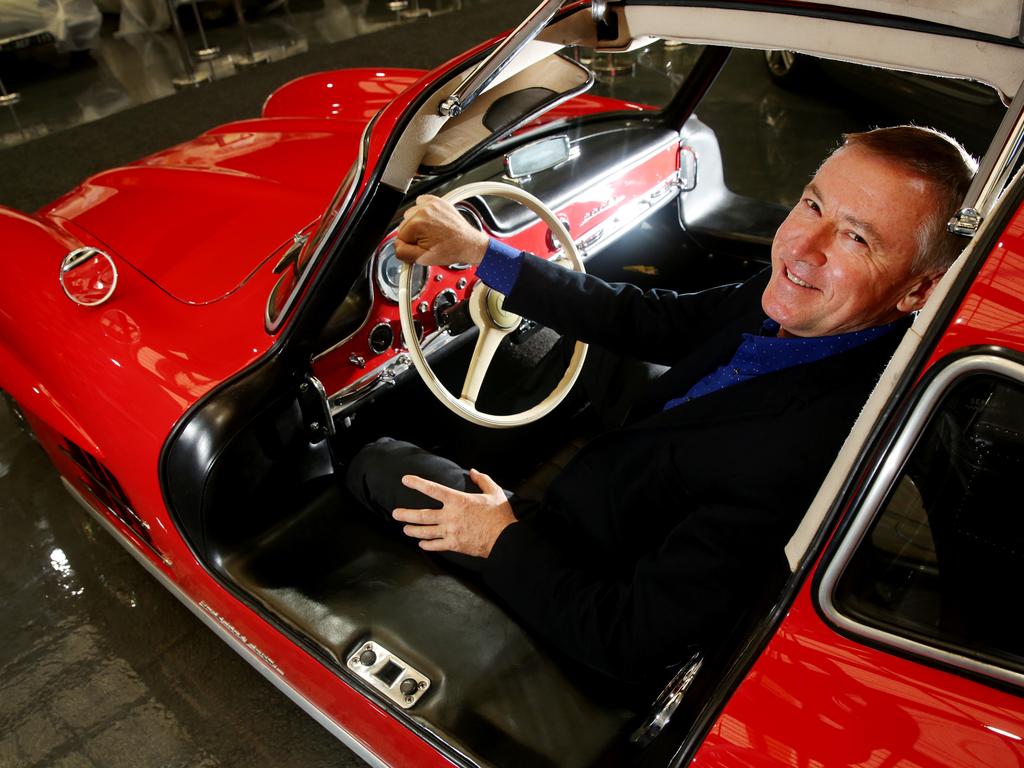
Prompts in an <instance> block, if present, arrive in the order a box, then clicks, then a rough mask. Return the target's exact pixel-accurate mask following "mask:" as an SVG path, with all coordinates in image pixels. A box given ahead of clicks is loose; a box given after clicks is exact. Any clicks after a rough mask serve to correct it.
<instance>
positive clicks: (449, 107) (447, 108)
mask: <svg viewBox="0 0 1024 768" xmlns="http://www.w3.org/2000/svg"><path fill="white" fill-rule="evenodd" d="M563 2H564V0H544V2H543V3H541V4H540V5H538V6H537V7H536V8H535V9H534V10H533V13H531V14H530V15H529V16H527V17H526V19H525V20H524V21H523V22H522V23H521V24H520V25H519V26H518V27H516V28H515V29H514V30H513V31H512V33H511V34H510V35H509V36H508V37H506V38H505V39H504V40H502V41H501V44H500V45H499V46H498V47H497V48H495V49H494V52H493V53H491V55H490V56H488V57H487V58H486V59H484V61H483V63H481V64H480V66H478V67H477V68H476V70H474V72H473V74H472V75H470V76H469V78H468V79H467V80H465V81H463V83H462V85H460V86H459V87H458V88H456V89H455V92H454V93H453V94H452V95H451V96H449V97H448V98H447V99H445V100H444V101H442V102H441V104H440V106H439V107H438V108H437V111H438V114H440V115H441V116H442V117H458V116H459V115H461V114H462V112H463V110H464V109H466V107H468V106H469V105H470V104H472V103H473V102H474V101H475V100H476V97H477V96H479V95H480V94H481V93H482V92H483V90H484V89H485V88H486V87H487V86H488V85H490V84H491V83H492V82H493V81H494V78H496V77H497V76H498V75H500V74H501V71H502V70H503V69H505V66H506V65H507V64H508V63H509V62H510V61H511V60H512V57H513V56H515V55H516V54H517V53H519V51H521V50H522V49H523V47H524V46H525V45H526V44H527V43H529V42H530V41H531V40H533V39H534V38H535V37H536V36H537V35H538V34H540V31H541V30H542V29H544V27H545V26H547V23H548V22H549V21H551V19H552V18H554V16H555V14H556V13H558V10H559V8H561V7H562V3H563Z"/></svg>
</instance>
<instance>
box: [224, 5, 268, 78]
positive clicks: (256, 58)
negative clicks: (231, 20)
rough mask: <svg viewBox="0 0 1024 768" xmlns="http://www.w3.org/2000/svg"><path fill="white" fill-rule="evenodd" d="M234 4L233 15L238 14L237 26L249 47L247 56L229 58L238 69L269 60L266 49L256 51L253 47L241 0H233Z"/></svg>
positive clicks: (254, 65) (248, 67)
mask: <svg viewBox="0 0 1024 768" xmlns="http://www.w3.org/2000/svg"><path fill="white" fill-rule="evenodd" d="M234 5H235V15H236V16H238V26H240V27H241V28H242V35H243V37H245V44H246V46H247V47H248V48H249V54H248V55H247V56H246V55H242V56H233V57H232V58H231V60H232V61H233V62H234V64H235V66H236V67H238V68H239V69H250V68H251V67H256V66H259V65H260V64H266V63H268V62H269V61H270V54H268V53H267V52H266V51H260V52H259V53H257V52H256V49H255V48H254V47H253V44H252V34H251V33H250V32H249V24H248V23H247V22H246V20H245V14H244V13H243V12H242V3H241V0H234Z"/></svg>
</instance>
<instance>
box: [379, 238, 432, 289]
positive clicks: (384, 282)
mask: <svg viewBox="0 0 1024 768" xmlns="http://www.w3.org/2000/svg"><path fill="white" fill-rule="evenodd" d="M376 268H377V285H378V286H379V287H380V291H381V293H383V294H384V296H385V297H386V298H387V299H389V300H391V301H395V302H397V301H398V279H399V277H400V276H401V274H402V262H401V261H400V260H399V258H398V256H396V255H395V241H394V238H392V239H390V240H388V241H387V242H386V243H384V245H382V246H381V248H380V250H379V251H377V267H376ZM428 272H429V270H428V269H427V267H425V266H423V265H422V264H416V265H415V266H414V267H413V269H412V298H416V297H417V296H419V295H420V293H422V292H423V287H424V286H425V285H426V284H427V276H428Z"/></svg>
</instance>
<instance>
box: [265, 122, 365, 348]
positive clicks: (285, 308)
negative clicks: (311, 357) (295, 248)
mask: <svg viewBox="0 0 1024 768" xmlns="http://www.w3.org/2000/svg"><path fill="white" fill-rule="evenodd" d="M376 122H377V120H376V118H374V119H373V120H371V121H370V122H369V123H367V125H366V127H365V128H364V129H363V135H362V137H361V138H360V140H359V149H358V152H357V153H356V159H355V161H354V162H353V166H352V182H351V184H349V186H348V189H347V190H345V191H344V196H343V197H342V199H341V200H338V201H337V205H335V201H334V200H332V201H331V203H330V204H329V207H328V210H327V211H325V212H324V214H323V218H322V219H321V221H320V226H319V227H318V228H317V230H316V232H314V233H313V235H312V237H311V238H310V240H311V241H312V242H315V243H316V251H315V252H314V253H313V254H311V255H310V257H309V258H308V259H306V263H305V265H303V268H302V273H301V274H300V275H298V276H297V277H296V279H295V285H294V287H293V288H292V291H291V293H290V294H288V298H287V299H285V302H284V304H283V305H282V306H281V310H280V312H278V313H277V316H276V317H273V318H272V317H271V316H270V302H271V300H272V299H273V297H274V291H275V290H276V288H277V285H278V283H279V282H280V279H278V280H276V281H274V286H273V287H272V288H271V289H270V293H269V294H268V296H267V302H266V305H265V306H264V308H263V325H264V328H265V330H266V332H267V333H268V334H274V333H277V331H278V330H279V329H280V328H281V326H282V325H284V322H285V320H286V319H287V318H288V316H289V314H290V313H291V311H292V308H293V307H294V305H295V302H296V300H297V299H298V297H299V296H300V295H302V292H303V290H304V289H305V287H306V283H307V281H308V280H309V276H310V275H311V274H312V273H313V269H314V267H315V266H316V265H317V264H319V263H320V260H321V259H322V258H323V257H324V251H325V250H326V249H327V246H328V243H329V242H330V241H331V233H332V232H334V231H337V229H338V228H339V227H340V225H341V222H342V220H343V219H344V218H345V217H346V216H348V214H349V213H350V212H351V211H350V210H349V209H350V207H351V204H352V200H353V199H354V198H355V194H356V190H357V189H359V187H360V185H361V184H362V183H363V176H364V174H365V172H366V152H367V146H366V145H367V144H368V143H369V141H370V133H371V131H372V130H373V127H374V125H375V124H376ZM346 175H347V174H346ZM342 183H344V182H342ZM331 208H334V212H333V214H334V215H333V216H331V217H330V218H327V214H328V213H330V212H331V211H330V209H331ZM304 247H309V243H308V242H307V244H306V245H305V246H304ZM300 258H302V254H301V253H300V254H299V255H298V256H296V260H298V259H300ZM282 278H283V275H282Z"/></svg>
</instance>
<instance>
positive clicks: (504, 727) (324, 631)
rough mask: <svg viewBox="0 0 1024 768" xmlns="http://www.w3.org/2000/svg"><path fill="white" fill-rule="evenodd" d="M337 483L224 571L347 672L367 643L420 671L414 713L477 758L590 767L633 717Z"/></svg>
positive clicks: (501, 762)
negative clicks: (579, 681)
mask: <svg viewBox="0 0 1024 768" xmlns="http://www.w3.org/2000/svg"><path fill="white" fill-rule="evenodd" d="M446 567H447V566H442V565H440V564H438V563H437V562H436V561H435V560H433V559H432V558H430V557H429V556H428V555H425V554H424V553H421V552H420V551H418V550H416V549H415V548H414V547H413V546H411V545H410V544H408V543H407V542H405V541H404V540H402V539H401V538H400V537H399V536H397V535H392V534H391V532H390V531H389V530H387V529H385V528H384V527H383V521H381V524H380V525H378V524H377V521H375V520H370V519H369V513H368V512H366V511H365V510H362V509H356V508H353V505H352V502H350V501H348V499H347V497H346V496H345V495H344V494H343V493H342V492H341V491H339V490H337V489H331V490H330V491H328V492H327V493H325V494H323V495H322V496H320V497H319V498H318V499H317V500H316V501H315V502H314V503H312V504H310V505H309V506H308V507H306V508H305V509H303V510H301V511H299V512H298V513H296V514H294V515H292V516H291V517H290V518H289V519H288V521H287V522H284V523H281V524H280V525H278V526H276V527H274V528H273V529H271V530H270V531H268V532H267V533H266V534H264V535H263V536H261V537H260V538H259V539H258V540H257V541H254V542H251V543H250V544H249V545H248V546H247V547H246V548H245V550H244V551H241V552H239V553H238V554H236V555H233V556H231V557H228V558H225V559H224V562H223V568H224V571H225V572H226V574H227V575H228V576H229V577H230V578H231V579H232V580H233V581H234V582H235V583H236V584H237V585H238V586H240V587H241V588H242V589H244V590H245V591H246V592H247V593H248V594H250V595H252V596H253V597H254V598H255V599H257V600H258V601H260V602H261V603H262V604H263V605H264V606H265V607H266V608H267V609H268V610H269V611H270V612H271V613H273V614H274V615H275V616H277V617H279V618H280V619H281V620H282V621H284V622H286V623H287V624H288V625H290V626H291V627H292V628H293V629H295V630H297V631H298V632H300V633H301V634H303V635H304V636H306V637H307V638H309V639H311V640H312V641H314V642H315V643H316V644H317V645H318V646H319V647H320V648H322V649H323V650H324V651H325V652H326V653H327V654H329V655H330V657H331V658H332V659H333V660H334V661H335V662H336V663H337V665H338V667H339V668H342V667H343V666H344V663H345V659H346V658H347V657H348V655H349V654H350V653H352V652H353V651H354V650H355V649H356V648H358V647H359V646H360V645H361V644H362V643H364V642H365V641H367V640H371V639H372V640H374V641H375V642H377V643H380V644H381V645H383V646H384V647H386V648H387V649H388V650H390V651H391V652H392V653H394V654H396V655H398V656H399V657H400V658H402V659H404V660H405V661H407V662H408V663H410V664H412V665H413V666H415V667H416V668H418V669H419V670H420V671H421V672H423V673H425V674H426V675H427V676H428V677H429V678H430V680H431V688H430V689H429V690H428V691H427V693H426V694H425V695H424V697H423V699H421V700H420V702H419V703H418V704H417V705H416V706H415V707H414V708H413V709H412V710H410V711H409V713H408V714H409V715H410V716H411V717H412V718H413V719H414V720H416V721H418V722H419V723H420V724H422V725H423V726H425V727H426V728H429V729H430V730H432V731H434V732H436V733H438V734H439V735H441V736H442V738H444V739H446V740H449V741H453V742H455V743H456V744H458V745H459V747H460V748H461V749H465V750H467V751H469V752H470V753H472V754H474V755H476V756H478V757H479V758H480V759H481V760H483V761H484V762H489V763H494V764H498V765H517V766H526V765H538V766H544V765H551V766H555V765H557V766H584V765H591V764H593V763H594V762H595V760H597V759H598V758H599V757H600V756H601V755H602V754H603V753H605V752H606V751H607V749H608V748H609V746H610V745H612V744H614V743H615V742H616V741H621V734H622V733H623V732H624V730H625V728H626V725H627V722H628V721H629V719H630V716H631V715H630V713H629V712H626V711H624V710H620V709H616V708H611V707H605V706H601V705H599V704H597V703H595V702H594V701H593V700H592V698H591V697H589V696H588V695H585V694H584V693H583V692H582V691H580V690H579V689H578V688H577V687H576V686H575V685H574V684H573V683H572V682H570V681H569V680H568V679H567V678H566V676H565V675H563V673H562V672H561V670H560V669H559V668H558V666H557V665H556V664H555V663H554V662H553V661H552V660H551V659H550V658H549V657H548V656H547V655H546V654H545V653H544V652H543V650H542V649H540V648H538V647H537V645H536V644H535V642H534V641H533V640H532V639H531V638H530V637H529V636H528V635H527V634H526V633H525V632H524V631H523V630H522V629H521V628H520V627H519V626H518V625H517V624H516V623H515V622H514V621H512V620H511V619H510V618H509V617H508V616H506V615H505V613H504V612H503V611H502V610H501V609H500V608H499V607H498V606H497V605H495V603H494V602H493V601H492V600H491V599H490V598H489V597H488V596H487V594H486V593H485V592H484V591H483V590H482V589H481V588H479V587H478V586H476V585H475V584H474V583H473V582H472V579H471V578H469V577H463V576H462V575H461V574H455V573H452V572H451V571H449V570H446Z"/></svg>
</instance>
